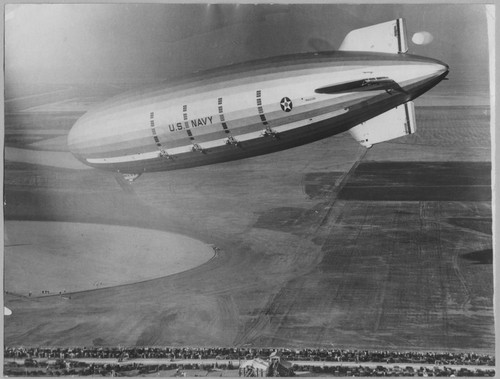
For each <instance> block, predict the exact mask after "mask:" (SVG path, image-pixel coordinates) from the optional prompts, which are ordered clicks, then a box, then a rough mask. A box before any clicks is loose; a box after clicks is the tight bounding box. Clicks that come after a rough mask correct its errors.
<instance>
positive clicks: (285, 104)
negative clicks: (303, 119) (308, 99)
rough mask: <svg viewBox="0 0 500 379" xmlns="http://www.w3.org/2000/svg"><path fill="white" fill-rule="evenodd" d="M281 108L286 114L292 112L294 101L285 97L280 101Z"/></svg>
mask: <svg viewBox="0 0 500 379" xmlns="http://www.w3.org/2000/svg"><path fill="white" fill-rule="evenodd" d="M280 106H281V109H282V110H283V111H284V112H290V111H291V110H292V108H293V104H292V100H290V99H289V98H288V97H284V98H283V99H281V101H280Z"/></svg>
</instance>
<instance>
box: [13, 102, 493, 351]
mask: <svg viewBox="0 0 500 379" xmlns="http://www.w3.org/2000/svg"><path fill="white" fill-rule="evenodd" d="M486 110H487V109H486ZM449 112H452V113H449ZM446 114H453V118H451V119H448V118H446V117H444V115H446ZM417 117H418V121H419V132H418V134H417V135H416V136H415V137H409V138H408V139H402V140H398V141H395V142H391V143H384V144H380V145H377V146H374V147H373V148H372V149H370V150H368V151H366V150H365V149H364V148H362V147H360V146H359V145H357V143H356V142H355V141H353V140H352V138H351V137H350V136H349V135H348V134H345V135H340V136H336V137H333V138H328V139H325V140H322V141H319V142H316V143H313V144H309V145H306V146H302V147H299V148H295V149H291V150H287V151H283V152H280V153H276V154H272V155H268V156H260V157H255V158H251V159H246V160H242V161H235V162H229V163H224V164H219V165H214V166H207V167H199V168H194V169H189V170H183V171H174V172H168V173H157V174H146V175H143V176H142V177H141V178H139V180H137V181H136V182H134V183H133V184H131V185H129V184H123V183H121V184H118V183H117V181H116V180H115V178H114V176H113V175H112V174H109V173H105V172H98V171H95V170H70V169H60V168H53V167H43V166H38V165H30V164H20V163H10V162H8V163H7V165H6V180H5V182H6V187H5V190H6V202H7V205H6V208H5V214H6V219H7V220H38V221H42V220H43V221H47V220H50V221H66V222H69V221H70V222H79V223H96V224H110V225H121V226H129V227H140V228H149V229H156V230H160V231H169V232H174V233H181V234H183V235H186V236H189V237H192V238H195V239H197V240H199V241H201V242H202V243H204V244H214V245H216V246H218V247H220V249H221V250H220V252H219V254H218V256H217V258H215V259H212V260H210V261H209V262H207V263H205V264H203V265H200V266H198V267H196V268H194V269H192V270H189V271H186V272H181V273H177V274H174V275H170V276H166V277H162V278H158V279H156V280H152V281H148V282H142V283H137V284H132V285H127V286H120V287H111V288H105V289H97V290H94V291H87V292H79V293H74V294H72V298H71V300H70V301H67V300H62V299H60V298H58V297H46V298H41V299H29V298H26V297H19V296H14V295H11V294H8V295H7V296H6V298H5V299H6V305H7V306H8V307H9V308H10V309H12V310H13V312H14V315H13V316H11V317H9V318H6V320H5V343H6V344H7V345H17V344H23V345H102V344H106V345H118V344H121V345H191V346H200V345H201V346H203V345H204V346H207V345H208V346H214V345H219V346H235V345H247V344H250V345H254V346H264V345H266V346H282V347H285V346H288V347H294V346H323V347H345V348H357V349H395V350H397V349H411V350H456V351H463V350H466V351H469V350H473V351H484V352H490V353H491V352H492V351H493V350H494V324H493V301H492V300H493V268H492V264H491V259H490V258H489V257H490V256H491V249H492V236H491V200H490V197H488V196H487V193H488V186H489V184H488V183H489V180H490V179H489V175H490V173H489V167H490V163H489V162H490V158H489V157H490V147H489V146H490V145H489V114H488V112H487V111H486V112H485V108H464V107H462V108H454V109H452V110H446V109H443V108H439V107H436V108H432V107H426V108H425V109H420V108H418V109H417ZM457 135H458V136H459V137H456V136H457ZM450 136H451V137H450ZM412 138H413V139H415V138H416V139H417V140H416V141H415V140H411V139H412ZM450 138H452V139H453V138H455V142H456V143H454V142H453V140H452V141H450ZM16 143H19V141H17V142H16ZM396 162H397V164H395V163H396ZM457 173H459V174H460V173H465V174H464V175H462V174H460V175H458V176H457V175H456V174H457ZM444 174H449V175H452V176H446V175H444ZM422 175H424V176H423V177H422ZM422 180H423V181H424V182H425V183H430V184H431V185H432V191H431V192H429V189H428V188H427V189H424V188H421V187H418V186H416V185H418V184H419V183H420V184H422ZM376 183H378V184H379V185H381V186H383V187H384V188H383V189H382V190H378V192H374V191H372V189H371V187H370V185H374V184H376ZM477 185H480V187H481V188H480V189H479V193H480V195H477V193H478V192H477V189H478V188H477ZM450 186H451V189H450ZM459 186H460V188H461V189H460V191H461V192H460V193H462V194H463V195H461V196H460V197H459V196H458V195H456V193H457V192H456V191H455V190H453V188H459ZM353 188H357V190H358V191H359V190H362V192H361V193H360V192H358V194H357V195H356V196H354V195H353V192H352V191H351V190H352V189H353ZM485 188H486V189H485ZM402 190H404V191H410V194H411V196H410V197H408V196H401V193H402V192H401V191H402ZM429 193H431V194H432V193H438V194H439V196H437V197H432V196H430V195H429ZM485 194H486V195H485ZM382 195H384V196H382ZM111 256H112V255H110V257H111ZM82 259H84V258H83V257H82ZM109 263H111V261H110V262H109ZM6 270H7V271H8V270H10V268H9V266H8V265H7V266H6Z"/></svg>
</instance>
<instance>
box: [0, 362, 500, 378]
mask: <svg viewBox="0 0 500 379" xmlns="http://www.w3.org/2000/svg"><path fill="white" fill-rule="evenodd" d="M165 371H166V372H167V374H169V375H168V376H190V377H193V376H208V374H209V373H210V372H214V371H215V372H217V373H220V375H217V376H232V377H235V376H243V375H244V373H243V372H242V370H239V366H238V364H237V363H236V362H235V363H231V362H230V363H219V364H217V363H216V364H203V363H198V364H197V363H191V364H180V363H175V362H172V363H169V364H157V365H152V364H140V363H124V364H119V363H105V362H103V363H101V364H96V363H85V362H74V361H73V362H71V361H64V360H63V359H57V360H55V361H53V363H50V364H49V363H47V361H44V362H38V363H33V364H29V365H26V364H22V363H21V364H18V363H15V362H7V363H6V365H5V367H4V374H5V375H7V376H69V375H78V376H91V375H92V376H94V375H98V376H124V375H126V376H141V375H148V374H153V373H158V375H160V372H165ZM224 372H227V373H228V374H227V375H224V374H223V373H224ZM291 372H292V374H291V375H292V376H297V375H301V376H302V375H306V376H311V375H312V376H317V375H321V376H342V377H344V376H398V377H400V376H447V377H451V376H455V377H457V376H462V377H473V376H482V377H485V376H491V377H493V376H494V375H495V370H494V369H493V368H488V367H485V368H481V369H467V368H464V367H462V368H456V367H455V368H454V367H450V366H426V367H412V366H396V365H390V366H374V365H371V366H366V365H363V364H359V365H358V364H356V365H332V366H329V365H328V366H327V365H325V366H309V365H297V364H294V365H293V370H292V371H291Z"/></svg>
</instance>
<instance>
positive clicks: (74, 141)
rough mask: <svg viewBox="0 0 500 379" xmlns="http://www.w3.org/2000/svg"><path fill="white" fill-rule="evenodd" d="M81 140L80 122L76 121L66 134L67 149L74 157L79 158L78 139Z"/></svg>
mask: <svg viewBox="0 0 500 379" xmlns="http://www.w3.org/2000/svg"><path fill="white" fill-rule="evenodd" d="M81 140H82V128H81V123H80V122H79V121H77V122H76V123H75V124H74V125H73V126H72V127H71V129H70V131H69V134H68V140H67V142H68V149H69V151H70V152H71V154H73V155H74V156H75V157H77V158H79V159H80V157H79V156H80V153H81V152H80V149H79V145H80V141H81Z"/></svg>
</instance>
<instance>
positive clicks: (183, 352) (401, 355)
mask: <svg viewBox="0 0 500 379" xmlns="http://www.w3.org/2000/svg"><path fill="white" fill-rule="evenodd" d="M274 351H278V352H279V353H280V355H281V356H282V358H283V359H285V360H287V361H291V362H293V361H326V362H354V363H363V362H380V363H420V364H436V365H484V366H494V365H495V358H494V356H493V355H487V354H477V353H473V352H469V353H462V352H456V353H453V352H419V351H402V352H398V351H369V350H350V349H266V348H250V347H248V348H245V347H240V348H222V347H214V348H188V347H185V348H179V347H65V348H40V347H38V348H36V347H30V348H26V347H5V349H4V357H5V358H32V359H37V358H48V359H57V358H59V359H75V358H114V359H118V360H123V359H141V358H142V359H144V358H153V359H155V358H158V359H225V360H236V361H237V360H249V359H255V358H262V359H266V358H268V357H269V355H270V354H271V353H272V352H274Z"/></svg>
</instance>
